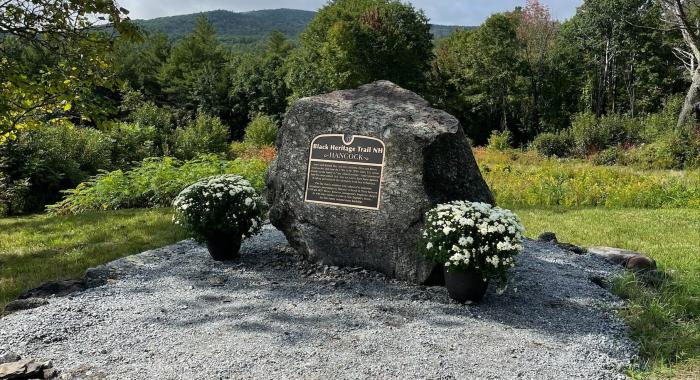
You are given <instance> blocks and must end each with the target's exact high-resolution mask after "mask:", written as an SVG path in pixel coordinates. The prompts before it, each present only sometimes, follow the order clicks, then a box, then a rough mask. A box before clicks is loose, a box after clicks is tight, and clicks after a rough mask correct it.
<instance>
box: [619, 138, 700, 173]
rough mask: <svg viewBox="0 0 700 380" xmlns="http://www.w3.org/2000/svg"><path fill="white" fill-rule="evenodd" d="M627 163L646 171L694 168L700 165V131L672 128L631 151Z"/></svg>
mask: <svg viewBox="0 0 700 380" xmlns="http://www.w3.org/2000/svg"><path fill="white" fill-rule="evenodd" d="M628 156H629V157H628V158H627V161H628V162H629V163H630V164H634V165H637V166H640V167H643V168H647V169H683V168H687V169H690V168H695V167H698V165H699V164H700V131H695V130H687V129H685V128H682V129H676V128H673V129H671V130H669V131H666V132H664V133H662V134H660V135H659V136H658V137H657V138H656V140H655V141H654V142H652V143H649V144H644V145H641V146H639V147H637V148H635V149H632V150H631V151H630V153H629V155H628Z"/></svg>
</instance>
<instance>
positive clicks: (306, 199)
mask: <svg viewBox="0 0 700 380" xmlns="http://www.w3.org/2000/svg"><path fill="white" fill-rule="evenodd" d="M334 136H340V138H341V139H342V141H343V144H345V145H351V144H352V143H353V141H355V137H362V138H365V139H370V140H375V141H379V143H380V144H382V148H383V149H384V153H383V154H382V163H381V164H363V163H361V162H345V161H338V160H319V159H313V160H312V159H311V156H312V155H313V149H314V143H315V142H316V140H317V139H319V138H321V137H334ZM311 161H322V162H335V163H341V164H349V165H366V166H379V167H380V170H379V192H378V193H377V207H367V206H353V205H349V204H346V203H335V202H323V201H313V200H309V174H311ZM385 163H386V145H385V144H384V141H382V140H380V139H378V138H376V137H370V136H364V135H352V139H351V140H350V142H349V143H345V135H344V134H342V133H327V134H322V135H318V136H316V137H314V138H313V140H311V143H310V144H309V163H308V165H307V168H306V180H305V181H304V202H305V203H316V204H322V205H329V206H338V207H350V208H359V209H364V210H375V211H378V210H379V204H380V203H381V202H382V182H383V181H384V164H385Z"/></svg>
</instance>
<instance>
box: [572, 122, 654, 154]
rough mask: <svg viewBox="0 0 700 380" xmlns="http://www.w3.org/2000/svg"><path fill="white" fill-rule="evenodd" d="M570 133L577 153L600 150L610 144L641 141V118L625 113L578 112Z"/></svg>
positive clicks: (627, 143)
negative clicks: (597, 114)
mask: <svg viewBox="0 0 700 380" xmlns="http://www.w3.org/2000/svg"><path fill="white" fill-rule="evenodd" d="M571 134H572V136H573V140H574V144H575V146H576V149H577V151H578V153H579V154H582V155H585V154H589V153H593V152H597V151H601V150H603V149H606V148H608V147H611V146H615V145H620V144H625V145H632V144H637V143H639V142H641V141H643V135H644V124H643V122H642V119H639V118H635V117H630V116H625V115H605V116H602V117H600V119H598V118H596V117H595V115H594V114H592V113H588V112H587V113H579V114H576V115H575V116H574V119H573V120H572V122H571Z"/></svg>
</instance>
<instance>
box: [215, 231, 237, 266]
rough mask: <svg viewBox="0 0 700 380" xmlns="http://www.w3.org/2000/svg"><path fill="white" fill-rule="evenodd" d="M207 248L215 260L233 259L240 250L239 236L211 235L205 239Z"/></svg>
mask: <svg viewBox="0 0 700 380" xmlns="http://www.w3.org/2000/svg"><path fill="white" fill-rule="evenodd" d="M207 249H208V250H209V254H210V255H211V257H212V259H214V260H216V261H229V260H235V259H237V258H238V257H239V252H240V250H241V237H240V236H238V238H236V237H235V236H211V237H209V238H208V239H207Z"/></svg>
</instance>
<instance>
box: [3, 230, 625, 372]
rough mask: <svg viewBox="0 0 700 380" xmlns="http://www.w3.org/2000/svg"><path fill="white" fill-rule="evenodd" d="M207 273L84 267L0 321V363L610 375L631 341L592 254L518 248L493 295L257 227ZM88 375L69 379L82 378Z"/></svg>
mask: <svg viewBox="0 0 700 380" xmlns="http://www.w3.org/2000/svg"><path fill="white" fill-rule="evenodd" d="M242 255H243V256H242V259H241V261H239V262H231V263H218V262H214V261H213V260H211V259H210V258H209V255H208V253H207V251H206V249H205V248H202V247H200V246H198V245H196V244H195V243H193V242H191V241H183V242H180V243H177V244H174V245H171V246H167V247H163V248H160V249H156V250H152V251H147V252H144V253H141V254H139V255H135V256H131V257H128V258H125V259H121V260H117V261H115V262H112V263H109V264H107V265H106V266H103V267H100V268H98V270H96V271H93V275H94V274H95V273H108V274H109V277H111V279H109V280H107V283H106V284H105V285H103V286H98V287H95V288H90V289H88V290H85V291H83V292H80V293H73V294H71V295H69V296H67V297H60V298H51V299H49V304H48V305H45V306H42V307H39V308H36V309H32V310H25V311H20V312H17V313H15V314H11V315H9V316H7V317H4V318H2V319H0V355H1V354H3V352H5V351H8V350H11V351H14V352H16V353H18V354H20V355H22V356H23V357H24V358H42V359H50V360H52V362H53V364H54V366H55V367H56V368H57V369H58V370H61V371H63V373H64V374H70V373H80V374H81V376H83V377H82V378H103V377H105V378H110V379H111V378H114V379H219V378H237V379H238V378H265V379H268V378H280V379H286V378H307V379H328V378H382V379H383V378H401V379H410V378H480V379H510V378H512V379H523V378H524V379H546V378H550V379H573V378H582V379H615V378H624V375H623V372H624V370H625V369H626V368H627V367H628V366H629V365H630V362H631V361H632V360H633V359H634V355H635V352H636V347H635V345H634V344H633V343H632V342H631V341H630V340H629V338H628V335H627V328H626V327H625V325H624V324H623V323H622V322H621V321H620V320H619V319H618V318H616V317H615V316H614V312H613V309H614V308H616V307H620V306H623V304H622V303H621V301H620V300H619V299H618V298H616V297H615V296H613V295H612V294H610V293H609V292H608V291H607V290H605V289H603V288H601V287H600V286H599V285H596V282H598V283H599V282H600V280H601V279H603V278H609V277H610V276H611V275H614V274H615V272H616V271H617V270H618V268H617V267H614V266H612V265H611V264H608V263H607V262H605V261H604V260H602V259H599V258H596V257H592V256H590V255H575V254H572V253H570V252H568V251H564V250H562V249H560V248H557V247H556V246H554V245H552V244H549V243H543V242H533V241H528V242H527V243H526V250H525V252H524V253H523V254H522V255H520V257H519V261H518V266H517V268H516V269H515V271H514V272H515V273H514V286H511V287H510V288H509V289H508V290H507V291H506V293H504V294H502V295H497V294H495V290H494V289H493V286H491V287H490V288H489V292H488V294H487V295H486V298H485V300H484V302H482V303H481V304H479V305H460V304H457V303H454V302H452V301H451V300H450V299H449V297H448V296H447V292H446V290H445V289H444V288H442V287H422V286H415V285H410V284H406V283H403V282H400V281H396V280H392V279H387V278H385V277H384V276H383V275H380V274H377V273H374V272H371V271H366V270H362V269H360V268H336V267H325V266H322V265H315V264H310V263H307V262H305V261H304V260H301V259H300V258H299V257H298V256H297V255H296V254H295V253H294V251H293V250H292V249H291V248H289V246H288V245H287V243H286V240H285V239H284V236H283V235H282V234H281V233H280V232H279V231H277V230H275V229H274V228H273V227H271V226H266V227H265V228H264V230H263V233H262V234H260V235H258V236H256V237H254V238H252V239H249V240H248V241H246V242H245V243H244V245H243V249H242ZM86 373H87V374H88V375H85V374H86Z"/></svg>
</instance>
